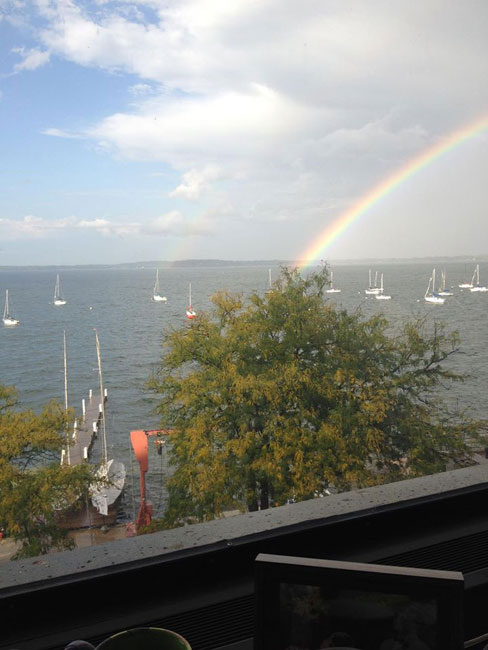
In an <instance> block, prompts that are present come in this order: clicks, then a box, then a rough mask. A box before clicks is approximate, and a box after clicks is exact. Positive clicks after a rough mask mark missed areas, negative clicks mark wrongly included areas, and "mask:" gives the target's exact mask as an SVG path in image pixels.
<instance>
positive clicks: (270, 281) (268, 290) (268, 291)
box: [266, 269, 273, 293]
mask: <svg viewBox="0 0 488 650" xmlns="http://www.w3.org/2000/svg"><path fill="white" fill-rule="evenodd" d="M272 291H273V281H272V279H271V269H268V288H267V290H266V293H272Z"/></svg>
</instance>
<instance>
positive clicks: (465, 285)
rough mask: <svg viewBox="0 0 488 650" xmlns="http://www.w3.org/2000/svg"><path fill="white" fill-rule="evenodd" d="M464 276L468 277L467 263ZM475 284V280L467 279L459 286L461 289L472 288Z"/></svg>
mask: <svg viewBox="0 0 488 650" xmlns="http://www.w3.org/2000/svg"><path fill="white" fill-rule="evenodd" d="M464 276H465V277H466V265H464ZM472 286H473V281H472V280H471V282H468V281H467V280H463V281H462V282H461V283H460V284H458V287H459V288H460V289H471V287H472Z"/></svg>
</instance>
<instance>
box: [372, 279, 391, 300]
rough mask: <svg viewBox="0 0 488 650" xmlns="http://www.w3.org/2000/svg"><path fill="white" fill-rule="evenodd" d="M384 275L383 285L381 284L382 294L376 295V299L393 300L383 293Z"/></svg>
mask: <svg viewBox="0 0 488 650" xmlns="http://www.w3.org/2000/svg"><path fill="white" fill-rule="evenodd" d="M383 291H384V289H383V273H382V274H381V284H380V292H379V293H377V294H376V296H375V298H376V300H391V296H388V295H387V294H386V293H383Z"/></svg>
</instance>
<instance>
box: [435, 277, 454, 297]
mask: <svg viewBox="0 0 488 650" xmlns="http://www.w3.org/2000/svg"><path fill="white" fill-rule="evenodd" d="M438 294H439V296H452V295H454V294H453V292H452V291H451V290H450V289H447V288H446V272H445V271H442V273H441V284H440V287H439V291H438Z"/></svg>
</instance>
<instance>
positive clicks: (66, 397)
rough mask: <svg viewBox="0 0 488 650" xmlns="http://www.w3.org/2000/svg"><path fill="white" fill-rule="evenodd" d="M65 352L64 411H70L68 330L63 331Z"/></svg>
mask: <svg viewBox="0 0 488 650" xmlns="http://www.w3.org/2000/svg"><path fill="white" fill-rule="evenodd" d="M63 350H64V410H65V411H67V410H68V363H67V360H66V330H63Z"/></svg>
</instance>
